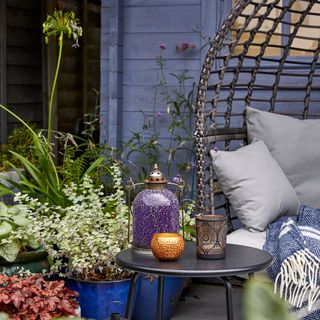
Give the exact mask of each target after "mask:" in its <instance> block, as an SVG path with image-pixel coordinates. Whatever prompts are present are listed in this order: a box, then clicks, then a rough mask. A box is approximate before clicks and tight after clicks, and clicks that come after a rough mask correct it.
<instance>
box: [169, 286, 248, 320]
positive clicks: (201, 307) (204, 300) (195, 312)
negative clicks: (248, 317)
mask: <svg viewBox="0 0 320 320" xmlns="http://www.w3.org/2000/svg"><path fill="white" fill-rule="evenodd" d="M243 290H244V289H243V288H242V287H240V286H233V308H234V320H241V319H242V317H241V305H242V294H243ZM195 319H196V320H226V319H227V314H226V301H225V289H224V287H223V285H220V284H204V283H195V284H190V285H189V286H188V289H187V290H186V292H185V296H184V299H183V300H182V301H180V302H179V304H178V307H177V310H176V312H175V313H174V315H173V317H172V318H171V319H170V320H195Z"/></svg>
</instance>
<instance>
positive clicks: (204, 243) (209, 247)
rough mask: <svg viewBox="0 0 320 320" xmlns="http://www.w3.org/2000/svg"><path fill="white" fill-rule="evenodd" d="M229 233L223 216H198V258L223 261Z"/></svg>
mask: <svg viewBox="0 0 320 320" xmlns="http://www.w3.org/2000/svg"><path fill="white" fill-rule="evenodd" d="M227 232H228V223H227V219H226V217H225V216H222V215H199V216H196V240H197V257H198V258H201V259H223V258H224V257H225V248H226V240H227Z"/></svg>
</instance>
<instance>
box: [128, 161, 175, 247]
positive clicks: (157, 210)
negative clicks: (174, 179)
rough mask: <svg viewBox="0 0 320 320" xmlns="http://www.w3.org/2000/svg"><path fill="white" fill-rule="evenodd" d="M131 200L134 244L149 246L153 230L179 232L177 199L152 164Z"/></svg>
mask: <svg viewBox="0 0 320 320" xmlns="http://www.w3.org/2000/svg"><path fill="white" fill-rule="evenodd" d="M145 182H146V185H147V187H146V189H144V190H142V191H141V192H140V193H138V195H137V196H136V198H135V199H134V202H133V246H134V248H136V249H149V250H150V249H151V239H152V236H153V235H154V234H155V233H160V232H161V233H165V232H170V233H177V232H179V201H178V199H177V197H176V196H175V195H174V194H173V193H172V192H171V191H170V190H168V189H166V188H165V186H166V184H167V180H166V179H165V178H164V176H163V175H162V173H161V172H160V171H159V169H158V166H157V165H155V166H154V169H153V171H151V173H150V175H149V178H148V179H147V180H146V181H145Z"/></svg>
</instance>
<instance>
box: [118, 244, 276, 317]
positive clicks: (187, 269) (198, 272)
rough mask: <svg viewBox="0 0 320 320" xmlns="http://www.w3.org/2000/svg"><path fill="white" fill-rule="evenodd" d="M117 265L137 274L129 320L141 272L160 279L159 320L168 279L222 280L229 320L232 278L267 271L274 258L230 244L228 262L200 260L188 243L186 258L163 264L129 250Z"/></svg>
mask: <svg viewBox="0 0 320 320" xmlns="http://www.w3.org/2000/svg"><path fill="white" fill-rule="evenodd" d="M116 262H117V264H118V265H119V266H120V267H123V268H125V269H128V270H131V271H134V274H133V276H132V279H131V285H130V291H129V297H128V303H127V308H126V315H125V317H126V319H129V320H130V319H131V315H132V311H133V310H132V308H133V297H134V293H135V287H136V282H137V279H138V276H139V273H149V274H153V275H158V276H159V279H158V301H157V320H162V306H163V287H164V276H176V277H177V276H178V277H179V276H180V277H195V278H201V277H215V278H219V279H220V280H221V281H222V283H223V284H224V286H225V288H226V303H227V319H228V320H233V305H232V285H231V282H230V281H229V279H228V276H234V275H239V274H252V273H254V272H257V271H260V270H263V269H265V268H266V267H268V266H269V265H270V264H271V262H272V257H271V256H270V255H269V254H268V253H267V252H265V251H262V250H258V249H255V248H251V247H245V246H240V245H234V244H228V245H227V247H226V256H225V258H224V259H220V260H206V259H198V258H197V255H196V245H195V243H193V242H186V244H185V250H184V253H183V255H182V256H181V257H180V258H179V259H178V260H175V261H159V260H157V259H156V258H155V257H154V256H153V255H152V254H151V253H144V252H140V251H138V250H135V249H127V250H124V251H121V252H120V253H119V254H118V255H117V258H116Z"/></svg>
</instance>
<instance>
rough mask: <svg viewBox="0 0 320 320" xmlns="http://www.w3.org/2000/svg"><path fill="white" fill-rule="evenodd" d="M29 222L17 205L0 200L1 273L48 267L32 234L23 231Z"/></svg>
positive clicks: (39, 270)
mask: <svg viewBox="0 0 320 320" xmlns="http://www.w3.org/2000/svg"><path fill="white" fill-rule="evenodd" d="M29 224H30V220H29V219H28V218H27V217H26V214H25V213H24V212H23V211H22V210H20V206H19V205H14V206H7V205H5V204H4V203H3V202H0V272H1V273H5V274H8V275H11V274H16V273H18V272H19V271H21V270H29V271H31V272H41V271H43V270H44V269H46V268H47V267H48V261H47V253H46V252H45V251H44V250H43V249H41V248H40V243H39V242H38V241H36V240H35V238H34V237H33V236H32V235H27V234H26V233H25V232H24V231H25V230H26V228H27V227H28V225H29ZM18 233H19V236H18V235H17V234H18Z"/></svg>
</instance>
